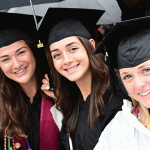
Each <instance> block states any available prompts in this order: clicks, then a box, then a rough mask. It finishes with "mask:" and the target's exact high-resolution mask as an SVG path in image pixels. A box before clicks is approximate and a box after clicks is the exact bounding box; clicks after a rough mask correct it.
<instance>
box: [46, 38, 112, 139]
mask: <svg viewBox="0 0 150 150" xmlns="http://www.w3.org/2000/svg"><path fill="white" fill-rule="evenodd" d="M78 39H79V40H80V41H81V43H82V44H83V46H84V47H85V49H86V51H87V55H88V58H89V62H90V69H91V72H92V85H91V86H92V88H91V89H92V91H91V96H90V99H91V100H90V109H89V123H90V126H91V127H92V128H93V129H94V130H96V126H95V121H96V119H97V118H99V117H100V116H101V115H102V114H103V111H104V101H103V95H104V94H105V92H106V91H107V90H108V88H109V86H110V82H109V70H108V67H107V65H106V64H105V61H104V56H103V55H102V54H96V55H95V54H93V53H94V51H95V49H94V47H93V46H92V45H91V43H90V42H89V40H87V39H85V38H83V37H78ZM49 54H50V53H49ZM48 62H49V66H50V68H51V74H52V79H53V84H54V88H55V89H56V101H57V102H56V103H57V104H58V105H59V108H60V109H61V111H62V113H63V115H64V121H65V123H66V126H67V127H66V131H67V133H68V134H70V135H71V136H72V135H73V134H74V133H75V129H76V126H77V122H78V116H79V106H80V101H79V97H80V96H81V92H80V90H79V88H78V86H77V85H76V83H75V82H71V81H69V80H68V79H67V78H65V77H63V76H62V75H61V74H60V73H58V72H57V70H56V69H55V67H54V64H53V60H52V56H51V54H50V55H49V58H48Z"/></svg>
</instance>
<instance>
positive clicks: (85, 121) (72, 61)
mask: <svg viewBox="0 0 150 150" xmlns="http://www.w3.org/2000/svg"><path fill="white" fill-rule="evenodd" d="M77 13H79V14H80V21H79V20H77V19H79V18H77V17H76V15H75V16H74V15H73V14H77ZM50 14H56V15H57V14H59V16H55V20H57V19H58V20H57V22H58V24H57V23H56V22H55V23H54V22H52V24H53V26H52V28H50V27H51V25H50V24H48V22H49V19H50V16H49V15H50ZM69 14H70V16H69ZM85 14H86V15H85ZM99 14H100V12H99V11H98V10H86V9H65V8H61V9H55V8H51V9H49V10H48V12H47V14H46V16H45V18H44V20H43V24H41V28H40V31H41V32H42V31H43V30H45V31H43V34H44V35H45V34H46V32H48V30H51V31H50V33H49V36H48V47H49V52H50V56H49V65H50V68H51V72H52V79H53V84H54V89H55V91H56V95H55V99H56V103H57V105H58V107H59V108H60V110H61V111H62V113H63V115H64V119H63V127H62V130H61V136H60V139H61V143H62V145H63V146H64V148H65V149H66V150H67V149H72V147H71V142H70V141H71V140H70V139H68V137H69V136H70V137H71V139H72V146H73V149H74V150H79V149H80V150H92V149H93V148H94V146H95V145H96V143H97V142H98V138H99V136H100V134H101V132H102V130H103V129H104V128H105V126H106V125H107V123H108V122H109V121H110V120H111V119H112V118H113V117H114V116H115V114H116V113H117V112H118V110H119V109H120V108H121V105H122V103H121V101H120V102H119V101H118V99H117V98H115V97H114V96H113V95H112V92H111V90H110V88H109V86H110V82H109V71H108V68H107V65H106V64H105V61H104V56H103V55H102V54H99V55H94V54H93V53H94V51H95V41H94V40H93V39H92V38H91V34H90V32H89V31H88V30H87V28H88V27H90V28H91V30H92V27H93V24H96V22H97V21H98V19H99V17H100V16H99ZM89 15H91V16H93V18H94V17H97V18H96V19H95V21H93V20H92V19H93V18H91V20H90V21H89V18H88V16H89ZM69 17H70V18H69ZM62 18H63V20H62ZM51 19H52V18H51ZM60 20H61V21H60ZM81 22H82V23H81ZM85 22H86V23H85ZM83 24H84V25H86V27H85V26H84V25H83ZM46 25H47V28H46V29H45V27H46ZM90 28H88V29H89V30H90ZM91 30H90V31H91ZM43 83H44V85H43V87H42V89H43V90H44V91H45V92H47V94H48V92H49V93H50V91H46V89H45V88H46V87H48V88H49V82H48V78H47V77H46V79H44V80H43ZM44 87H45V88H44ZM69 142H70V148H69Z"/></svg>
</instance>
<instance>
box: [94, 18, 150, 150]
mask: <svg viewBox="0 0 150 150" xmlns="http://www.w3.org/2000/svg"><path fill="white" fill-rule="evenodd" d="M149 23H150V17H146V18H139V19H135V20H131V21H130V20H129V21H126V22H123V23H120V24H118V25H116V26H115V27H114V28H113V29H112V31H111V32H110V33H109V35H108V36H107V38H106V39H105V41H103V42H104V43H106V41H107V40H108V39H109V38H110V35H111V38H110V39H109V40H112V43H113V42H114V43H113V44H114V45H115V44H117V43H119V46H118V50H117V57H118V59H117V60H118V61H117V64H118V69H119V73H120V77H121V80H122V82H123V84H124V86H125V88H126V90H127V92H128V94H129V96H130V97H131V99H132V102H131V101H128V100H126V99H124V105H123V107H122V111H119V112H118V113H117V114H116V116H115V117H114V118H113V120H112V121H111V122H110V123H109V124H108V125H107V127H106V128H105V129H104V131H103V133H102V134H101V137H100V138H99V142H98V144H97V145H96V147H95V148H94V150H110V149H111V150H116V149H121V150H127V149H128V150H132V149H136V150H142V149H144V150H148V149H149V147H150V111H149V110H150V84H149V83H150V82H149V81H150V44H149V39H150V29H149ZM123 28H124V31H127V29H128V31H129V32H128V33H125V32H124V31H123V34H122V35H119V33H120V29H123ZM117 36H118V37H117ZM121 36H122V37H124V38H122V37H121ZM115 37H117V38H115ZM113 39H115V41H114V40H113ZM120 40H121V42H120ZM104 43H103V44H104ZM101 46H102V45H101ZM109 46H110V47H111V49H112V48H114V47H113V46H112V45H109ZM114 50H115V49H114ZM109 51H110V49H109V48H108V53H109ZM110 53H111V52H110ZM112 60H113V61H115V60H114V59H112Z"/></svg>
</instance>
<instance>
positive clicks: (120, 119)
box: [94, 100, 150, 150]
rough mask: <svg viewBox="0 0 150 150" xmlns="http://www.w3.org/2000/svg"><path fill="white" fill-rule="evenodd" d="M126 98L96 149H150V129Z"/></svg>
mask: <svg viewBox="0 0 150 150" xmlns="http://www.w3.org/2000/svg"><path fill="white" fill-rule="evenodd" d="M131 109H132V103H131V102H129V101H127V100H124V104H123V106H122V111H119V112H118V113H117V114H116V116H115V117H114V119H113V120H112V121H111V122H110V123H109V124H108V125H107V126H106V127H105V129H104V131H103V132H102V134H101V136H100V138H99V141H98V143H97V145H96V146H95V148H94V150H150V131H149V130H148V129H147V128H146V127H145V126H144V125H142V124H141V123H140V122H139V121H138V119H137V118H136V116H134V115H133V114H132V113H131Z"/></svg>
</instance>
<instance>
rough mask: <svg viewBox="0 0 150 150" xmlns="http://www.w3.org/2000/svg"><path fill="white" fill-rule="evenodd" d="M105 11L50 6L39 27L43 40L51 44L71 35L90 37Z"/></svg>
mask: <svg viewBox="0 0 150 150" xmlns="http://www.w3.org/2000/svg"><path fill="white" fill-rule="evenodd" d="M103 13H104V11H103V10H95V9H80V8H78V9H77V8H49V9H48V11H47V13H46V15H45V17H44V19H43V21H42V24H41V26H40V28H39V33H40V35H41V40H42V42H44V43H45V44H48V45H50V44H52V43H53V42H56V41H59V40H61V39H63V38H66V37H70V36H81V37H85V38H87V39H89V38H91V35H92V30H93V32H94V29H95V26H96V23H97V22H98V20H99V19H100V17H101V15H102V14H103ZM49 33H50V34H49Z"/></svg>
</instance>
